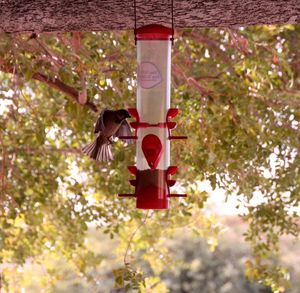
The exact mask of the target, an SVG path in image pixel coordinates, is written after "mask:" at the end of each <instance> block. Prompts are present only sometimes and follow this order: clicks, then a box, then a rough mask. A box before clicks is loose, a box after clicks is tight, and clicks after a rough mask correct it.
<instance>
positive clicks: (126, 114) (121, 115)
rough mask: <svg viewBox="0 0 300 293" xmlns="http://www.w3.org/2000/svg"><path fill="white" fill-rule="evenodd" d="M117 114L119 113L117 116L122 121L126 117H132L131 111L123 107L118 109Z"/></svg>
mask: <svg viewBox="0 0 300 293" xmlns="http://www.w3.org/2000/svg"><path fill="white" fill-rule="evenodd" d="M116 114H117V117H118V119H119V120H120V121H123V120H124V119H126V118H130V117H131V116H130V114H129V112H128V111H127V110H125V109H121V110H118V111H116Z"/></svg>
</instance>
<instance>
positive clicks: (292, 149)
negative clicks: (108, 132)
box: [0, 25, 300, 291]
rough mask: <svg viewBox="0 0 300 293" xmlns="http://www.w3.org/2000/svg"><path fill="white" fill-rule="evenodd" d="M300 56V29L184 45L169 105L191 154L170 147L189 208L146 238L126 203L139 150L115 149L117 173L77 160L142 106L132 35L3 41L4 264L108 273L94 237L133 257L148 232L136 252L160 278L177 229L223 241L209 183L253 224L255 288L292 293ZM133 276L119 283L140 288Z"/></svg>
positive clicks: (198, 34) (230, 34) (163, 220)
mask: <svg viewBox="0 0 300 293" xmlns="http://www.w3.org/2000/svg"><path fill="white" fill-rule="evenodd" d="M299 45H300V27H299V26H293V25H285V26H255V27H249V28H240V29H201V30H195V29H186V30H180V31H178V33H177V36H176V41H175V44H174V47H173V49H174V50H173V51H174V52H173V61H172V62H173V67H172V69H173V88H174V90H173V98H172V99H173V105H174V106H178V107H179V108H180V109H182V112H181V115H180V117H179V118H178V123H179V125H180V127H179V128H180V132H181V133H183V134H187V135H188V136H189V140H188V145H186V144H184V143H180V142H179V143H176V145H174V146H173V149H172V158H173V162H174V164H177V165H178V166H179V168H180V170H181V171H180V173H179V174H178V179H179V182H180V188H185V189H186V190H187V192H188V193H189V194H190V196H189V197H188V199H186V200H174V201H173V206H172V209H171V210H169V211H160V212H153V213H151V215H150V216H151V217H150V219H148V220H147V222H146V223H145V224H144V225H141V223H142V222H143V213H142V212H141V211H137V210H135V209H134V203H133V202H131V201H130V200H120V199H118V198H117V197H116V194H117V193H119V192H122V193H123V192H127V191H129V185H128V184H127V180H128V174H127V171H126V166H127V165H129V164H132V163H133V158H134V147H132V146H127V147H126V148H125V149H124V145H123V144H122V143H121V142H117V143H116V144H115V145H114V152H115V160H114V161H113V162H111V163H109V164H97V163H95V162H92V161H90V160H89V159H88V158H86V157H83V156H82V155H81V154H80V148H81V146H82V145H84V144H85V143H86V142H88V141H90V140H91V139H92V138H93V134H92V130H93V123H94V121H95V119H96V117H97V112H96V111H97V109H98V110H100V109H101V108H103V107H110V108H120V107H128V106H134V105H135V92H134V88H135V84H136V80H135V79H136V63H135V60H136V57H135V47H134V40H133V36H132V33H131V32H100V33H64V34H63V33H44V34H38V35H36V34H31V35H30V34H14V35H9V34H1V36H0V70H1V72H0V79H1V84H0V101H1V102H2V104H5V105H6V106H4V107H1V108H0V111H1V114H2V115H1V116H0V127H1V133H0V147H1V156H0V159H1V161H0V162H1V165H0V166H1V168H0V172H1V175H0V178H1V193H0V198H1V216H0V221H1V226H0V227H1V230H0V247H1V250H0V257H1V261H2V262H3V263H18V264H22V263H24V262H25V261H26V259H28V258H29V257H37V256H39V255H41V254H42V253H43V251H44V250H49V251H54V252H57V253H62V254H63V255H64V257H66V258H68V259H69V260H71V261H72V262H73V263H74V264H75V265H76V267H77V269H78V271H79V272H82V273H85V271H86V270H87V267H88V266H90V265H91V264H93V265H96V264H97V262H98V256H97V255H96V254H92V255H91V254H90V252H89V251H88V250H86V249H85V243H84V239H85V233H86V231H87V227H88V224H89V223H93V225H96V226H98V227H103V228H104V230H105V233H107V234H108V235H110V236H111V237H112V238H113V237H116V236H117V237H118V238H120V239H121V243H120V249H123V253H124V249H125V248H126V247H127V245H128V241H129V238H130V235H131V233H134V231H135V229H136V228H137V227H140V229H139V231H138V232H137V233H136V234H135V235H134V237H132V243H131V244H129V246H131V245H132V247H133V248H134V250H135V251H136V252H137V255H138V254H139V252H141V251H143V252H144V253H145V259H147V261H148V262H149V264H150V265H152V266H155V263H156V262H157V261H156V260H157V255H155V253H154V254H153V251H154V252H155V248H156V246H157V245H158V246H163V241H164V240H165V239H166V238H167V237H172V235H173V232H174V229H175V228H177V227H182V226H187V227H189V228H190V229H191V230H193V231H194V232H195V233H196V234H197V235H198V236H199V235H200V236H205V237H207V238H208V239H214V238H215V237H216V234H217V233H218V232H219V231H220V230H221V228H220V226H218V225H217V224H216V223H215V221H214V220H213V219H211V218H206V217H205V216H204V214H203V212H202V209H203V205H204V203H205V201H206V199H207V197H208V196H209V195H208V194H206V193H203V192H202V193H201V191H199V189H198V187H197V182H199V181H202V180H209V181H210V184H211V185H212V187H213V188H215V187H217V186H218V187H221V188H223V189H225V190H226V192H227V194H228V196H236V197H237V198H238V199H239V201H240V205H241V206H244V207H245V208H246V210H247V212H246V213H245V215H244V216H243V217H244V219H245V221H247V222H248V223H249V230H248V232H247V233H246V235H245V238H246V240H247V241H249V243H250V244H251V247H252V254H253V259H252V260H251V261H250V260H249V262H248V263H247V275H248V276H249V277H251V278H254V279H256V280H259V281H261V282H264V283H265V284H267V285H269V286H271V287H272V288H273V290H274V291H276V290H277V291H278V290H279V289H280V290H281V288H283V287H284V286H285V276H286V273H285V271H284V270H283V269H282V268H280V267H278V266H277V267H275V268H274V267H272V266H270V264H269V259H271V258H272V257H276V256H278V254H279V251H280V247H279V240H280V237H281V236H282V235H284V234H291V235H294V236H297V235H298V233H299V226H298V223H297V220H298V215H297V208H299V199H300V194H299V187H300V180H299V161H300V157H299V148H300V147H299V119H300V100H299V97H300V77H299V73H300V67H299V60H300V59H299V54H300V52H299V50H298V48H299ZM187 146H188V147H187ZM150 248H153V251H152V250H151V249H150ZM134 260H135V258H134V259H132V260H131V261H130V262H131V263H133V264H134ZM162 264H163V262H162V263H160V264H156V265H157V266H159V265H162ZM163 265H168V263H166V264H163ZM126 268H128V265H127V263H125V264H124V269H123V270H122V274H120V272H121V271H117V272H118V274H117V275H118V276H117V278H118V277H120V276H122V278H123V279H124V280H125V277H124V276H126V278H127V277H128V276H129V277H132V276H133V278H132V279H133V280H134V279H135V278H137V279H136V280H137V281H140V280H141V275H139V273H135V269H132V268H131V267H130V270H127V271H126ZM276 272H277V273H276ZM158 274H159V269H158V271H157V272H156V276H157V275H158ZM156 276H154V278H155V277H156ZM117 278H116V280H117ZM116 282H117V281H116ZM117 284H119V283H118V282H117Z"/></svg>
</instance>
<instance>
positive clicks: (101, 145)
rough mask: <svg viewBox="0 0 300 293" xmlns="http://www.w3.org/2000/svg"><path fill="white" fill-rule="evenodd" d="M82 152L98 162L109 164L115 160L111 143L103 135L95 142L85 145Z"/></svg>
mask: <svg viewBox="0 0 300 293" xmlns="http://www.w3.org/2000/svg"><path fill="white" fill-rule="evenodd" d="M82 152H83V153H84V154H86V155H88V156H89V157H90V158H92V159H94V160H96V161H101V162H107V161H110V160H112V159H113V154H112V151H111V145H110V142H109V141H108V139H107V138H106V137H104V136H102V135H101V134H99V135H98V137H97V138H96V139H95V140H94V141H93V142H91V143H89V144H87V145H85V146H84V147H83V148H82Z"/></svg>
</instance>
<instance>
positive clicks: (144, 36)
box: [135, 24, 174, 41]
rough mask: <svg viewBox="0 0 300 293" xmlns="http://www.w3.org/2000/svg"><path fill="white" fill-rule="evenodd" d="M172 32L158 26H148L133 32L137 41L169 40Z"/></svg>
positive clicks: (169, 29) (167, 28)
mask: <svg viewBox="0 0 300 293" xmlns="http://www.w3.org/2000/svg"><path fill="white" fill-rule="evenodd" d="M173 35H174V30H173V29H171V28H169V27H165V26H162V25H160V24H149V25H145V26H142V27H139V28H138V29H136V30H135V36H136V39H137V40H138V41H139V40H170V39H171V38H172V37H173Z"/></svg>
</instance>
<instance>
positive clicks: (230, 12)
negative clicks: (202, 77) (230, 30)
mask: <svg viewBox="0 0 300 293" xmlns="http://www.w3.org/2000/svg"><path fill="white" fill-rule="evenodd" d="M173 1H174V2H173V3H174V24H175V28H183V27H228V26H248V25H254V24H283V23H300V0H200V1H197V0H173ZM170 4H171V0H158V1H156V0H137V22H138V26H141V25H144V24H150V23H159V24H163V25H170V23H171V5H170ZM133 7H134V1H133V0H130V1H123V0H86V1H85V0H48V1H45V0H0V32H1V31H4V32H24V31H33V32H52V31H100V30H124V29H133V28H134V8H133Z"/></svg>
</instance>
